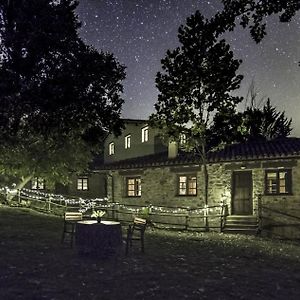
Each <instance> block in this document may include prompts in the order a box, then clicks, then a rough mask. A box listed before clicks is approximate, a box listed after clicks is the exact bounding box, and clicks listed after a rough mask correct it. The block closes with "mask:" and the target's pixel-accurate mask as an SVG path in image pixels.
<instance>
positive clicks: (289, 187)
mask: <svg viewBox="0 0 300 300" xmlns="http://www.w3.org/2000/svg"><path fill="white" fill-rule="evenodd" d="M270 173H275V174H276V181H275V184H276V192H275V193H273V192H270V191H269V187H270V185H269V184H268V174H270ZM280 173H286V178H285V181H284V183H285V185H284V187H285V190H286V192H285V193H283V192H280V187H281V186H280ZM265 195H267V196H273V195H292V170H291V169H268V170H265Z"/></svg>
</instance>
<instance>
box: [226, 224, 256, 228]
mask: <svg viewBox="0 0 300 300" xmlns="http://www.w3.org/2000/svg"><path fill="white" fill-rule="evenodd" d="M225 228H234V229H236V228H241V229H244V228H249V229H252V228H257V223H255V224H245V223H243V224H239V223H237V224H228V223H226V224H225Z"/></svg>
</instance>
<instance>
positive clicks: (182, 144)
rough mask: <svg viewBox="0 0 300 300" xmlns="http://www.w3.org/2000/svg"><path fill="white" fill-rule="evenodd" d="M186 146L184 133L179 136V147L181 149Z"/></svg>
mask: <svg viewBox="0 0 300 300" xmlns="http://www.w3.org/2000/svg"><path fill="white" fill-rule="evenodd" d="M185 144H186V134H185V133H181V134H180V135H179V145H180V146H181V147H182V146H184V145H185Z"/></svg>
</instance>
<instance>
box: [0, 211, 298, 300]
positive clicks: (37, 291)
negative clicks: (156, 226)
mask: <svg viewBox="0 0 300 300" xmlns="http://www.w3.org/2000/svg"><path fill="white" fill-rule="evenodd" d="M62 224H63V223H62V219H61V218H58V217H53V216H46V215H43V214H39V213H36V212H32V211H30V210H27V209H19V208H9V207H4V206H2V207H0V258H1V259H0V299H14V300H15V299H30V300H31V299H53V300H54V299H86V300H89V299H101V300H104V299H287V298H288V299H289V300H292V299H300V262H299V257H300V246H299V244H298V245H297V244H291V243H287V242H285V243H284V242H280V241H272V240H263V239H260V238H256V237H247V236H245V237H243V236H238V235H236V236H225V235H222V234H216V233H206V234H204V233H202V234H201V233H193V234H192V233H179V232H168V231H161V230H153V231H152V230H148V231H146V242H145V246H146V253H145V254H141V253H140V252H139V251H138V249H136V248H135V249H133V251H132V252H131V253H130V254H129V256H128V257H125V255H124V251H122V253H121V255H119V256H118V257H111V258H109V259H103V258H91V257H82V256H79V255H78V253H77V251H76V248H73V249H71V248H69V247H68V246H67V245H62V244H61V243H60V238H61V233H62Z"/></svg>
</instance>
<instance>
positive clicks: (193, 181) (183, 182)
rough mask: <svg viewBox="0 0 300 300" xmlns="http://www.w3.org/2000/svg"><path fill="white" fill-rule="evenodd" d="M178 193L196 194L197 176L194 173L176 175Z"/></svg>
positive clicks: (181, 194) (182, 194)
mask: <svg viewBox="0 0 300 300" xmlns="http://www.w3.org/2000/svg"><path fill="white" fill-rule="evenodd" d="M178 194H179V195H180V196H184V195H186V196H195V195H197V177H196V175H179V176H178Z"/></svg>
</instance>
